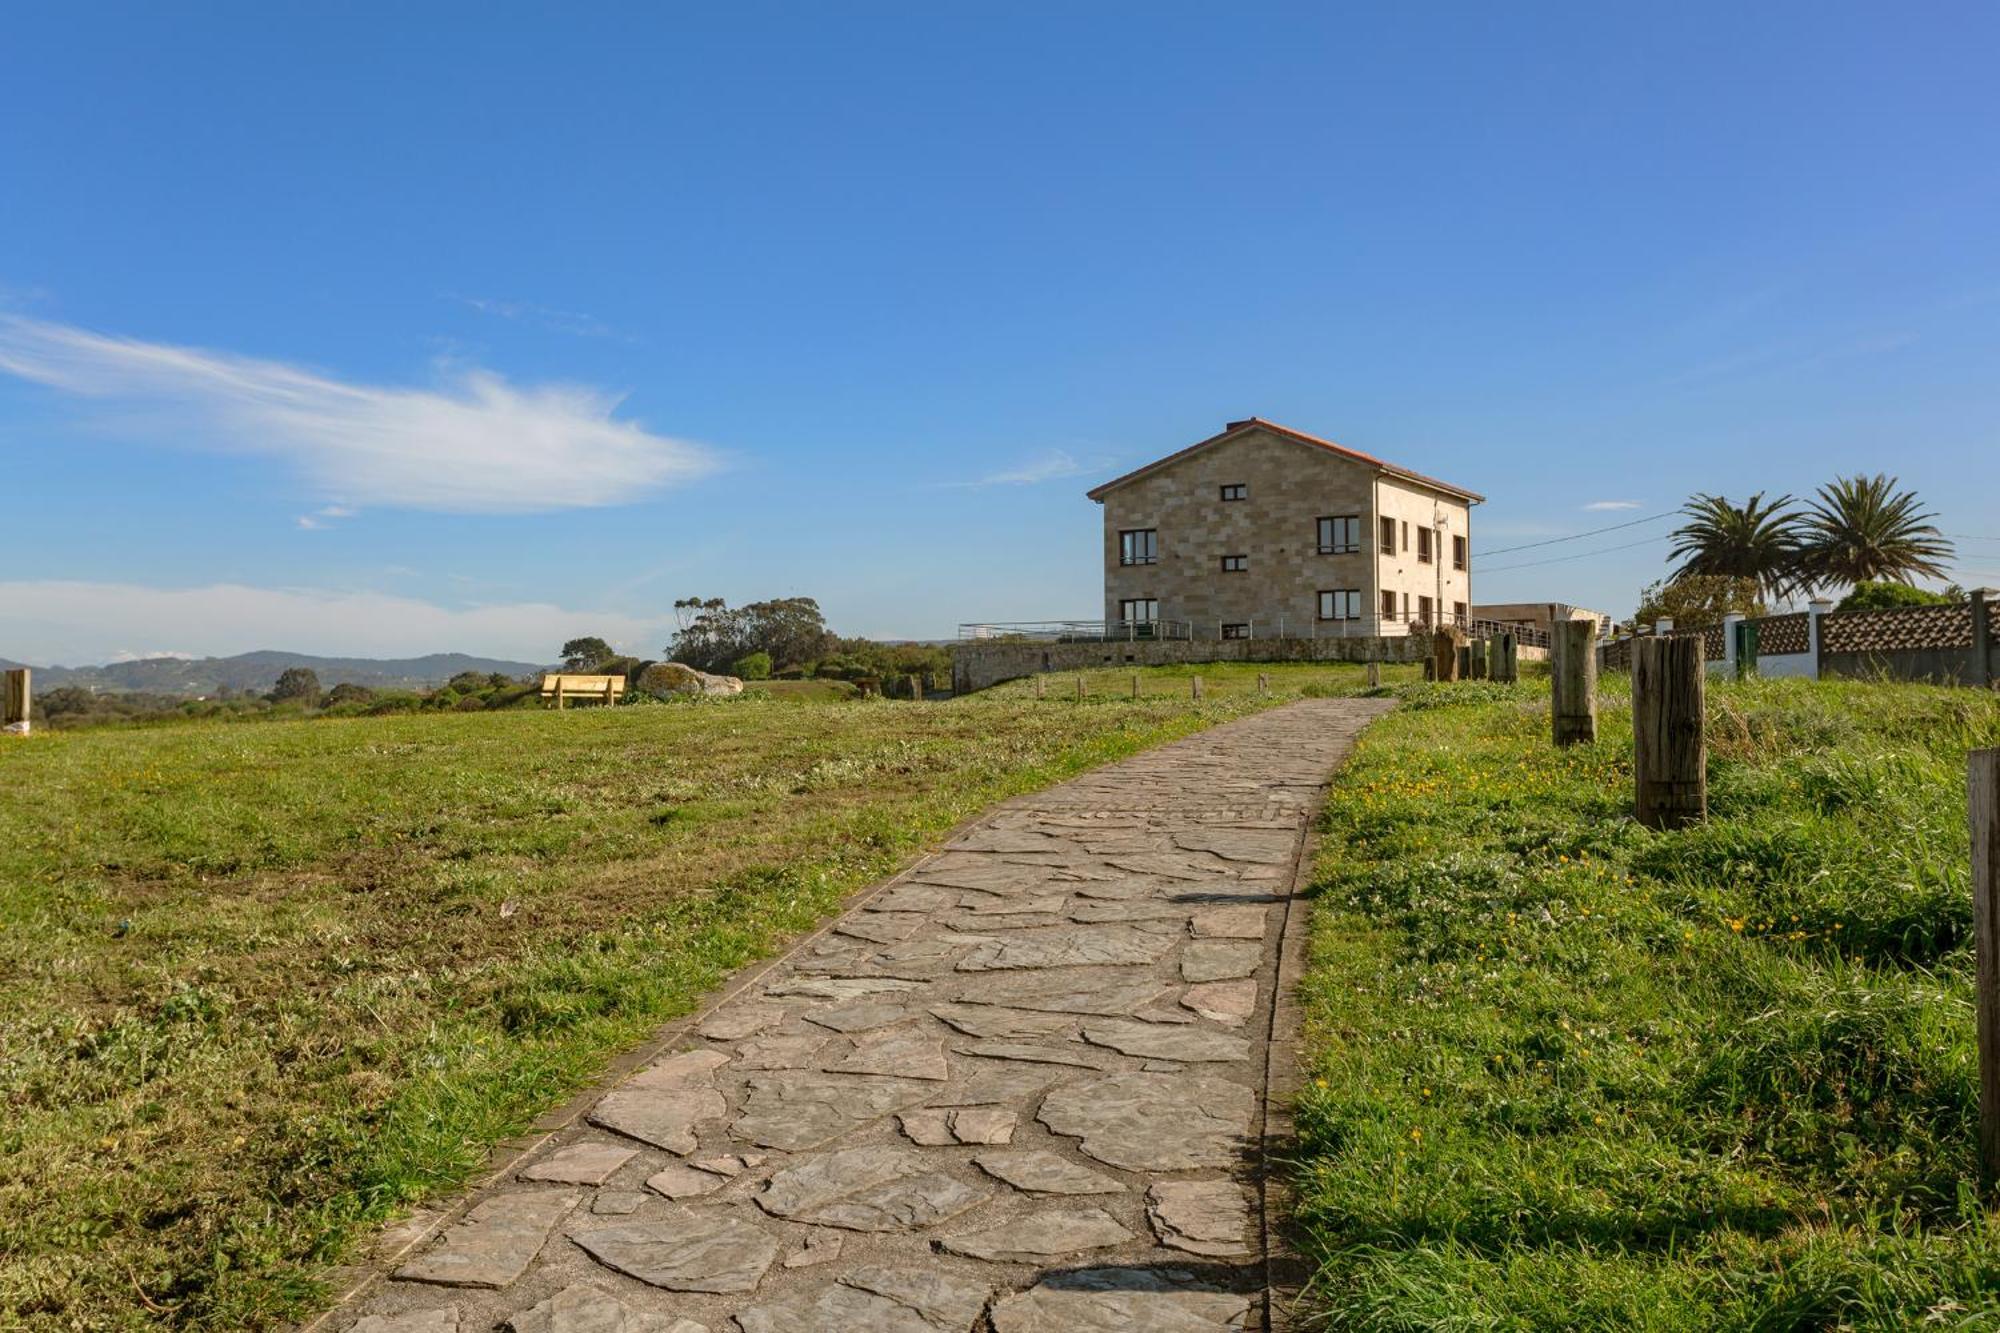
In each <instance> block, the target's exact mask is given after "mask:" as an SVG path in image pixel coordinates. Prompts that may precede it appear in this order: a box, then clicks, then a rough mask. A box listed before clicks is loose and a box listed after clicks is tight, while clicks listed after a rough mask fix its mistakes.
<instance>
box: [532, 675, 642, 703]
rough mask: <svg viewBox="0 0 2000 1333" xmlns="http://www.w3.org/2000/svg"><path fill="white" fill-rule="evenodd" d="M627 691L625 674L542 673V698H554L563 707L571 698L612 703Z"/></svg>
mask: <svg viewBox="0 0 2000 1333" xmlns="http://www.w3.org/2000/svg"><path fill="white" fill-rule="evenodd" d="M624 693H625V677H623V676H578V675H573V674H571V673H570V672H567V671H545V672H543V673H542V698H544V699H554V700H555V701H556V707H557V708H561V707H563V706H564V705H566V704H567V703H568V702H569V701H570V700H571V699H591V700H595V701H596V702H598V703H602V704H606V705H612V704H616V703H617V702H618V698H619V696H620V695H622V694H624Z"/></svg>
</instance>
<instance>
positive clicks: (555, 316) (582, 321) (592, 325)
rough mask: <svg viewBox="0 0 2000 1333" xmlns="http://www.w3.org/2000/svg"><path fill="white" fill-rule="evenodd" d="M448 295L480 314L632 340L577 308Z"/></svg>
mask: <svg viewBox="0 0 2000 1333" xmlns="http://www.w3.org/2000/svg"><path fill="white" fill-rule="evenodd" d="M451 299H452V300H454V301H456V302H458V303H459V304H460V305H463V306H468V307H470V308H471V309H473V310H477V311H478V312H479V313H480V314H482V315H492V316H494V317H495V318H496V319H511V320H514V321H515V322H517V323H521V324H532V325H534V326H535V327H536V328H542V329H547V330H549V331H550V332H552V333H568V334H573V335H574V336H576V337H578V338H616V339H618V340H619V341H620V342H631V341H632V338H631V336H630V335H629V334H624V333H620V332H619V331H618V330H617V329H614V328H612V327H611V326H610V325H609V324H606V323H605V322H604V321H603V320H601V319H599V318H597V316H595V315H586V314H584V313H583V312H582V311H578V310H558V309H556V308H555V307H553V306H546V305H537V304H535V303H534V302H533V301H502V300H497V299H495V298H493V297H490V296H460V295H457V294H456V293H453V294H452V296H451Z"/></svg>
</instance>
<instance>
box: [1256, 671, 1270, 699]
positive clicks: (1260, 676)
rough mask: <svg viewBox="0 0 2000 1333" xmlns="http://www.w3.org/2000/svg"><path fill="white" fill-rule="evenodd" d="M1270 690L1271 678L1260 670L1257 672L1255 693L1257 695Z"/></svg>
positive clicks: (1264, 693) (1260, 695) (1267, 692)
mask: <svg viewBox="0 0 2000 1333" xmlns="http://www.w3.org/2000/svg"><path fill="white" fill-rule="evenodd" d="M1270 692H1271V678H1270V676H1268V675H1267V674H1265V673H1264V672H1262V671H1259V672H1258V673H1257V694H1258V696H1259V697H1262V696H1263V695H1266V694H1269V693H1270Z"/></svg>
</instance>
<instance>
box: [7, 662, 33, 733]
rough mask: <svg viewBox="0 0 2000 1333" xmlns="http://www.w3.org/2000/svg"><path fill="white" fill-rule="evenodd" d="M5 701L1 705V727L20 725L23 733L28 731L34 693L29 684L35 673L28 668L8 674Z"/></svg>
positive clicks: (17, 668) (10, 671)
mask: <svg viewBox="0 0 2000 1333" xmlns="http://www.w3.org/2000/svg"><path fill="white" fill-rule="evenodd" d="M6 674H7V683H6V689H5V695H6V698H5V701H4V703H0V726H6V727H11V726H14V725H16V724H19V726H20V728H21V730H22V731H24V732H25V731H26V730H27V729H28V714H29V712H30V711H32V710H31V709H30V707H29V704H30V701H31V700H32V698H33V691H32V690H31V689H30V688H29V682H30V681H31V680H32V679H33V673H32V672H31V671H30V670H29V669H28V668H27V667H15V668H12V669H11V670H9V671H8V672H7V673H6Z"/></svg>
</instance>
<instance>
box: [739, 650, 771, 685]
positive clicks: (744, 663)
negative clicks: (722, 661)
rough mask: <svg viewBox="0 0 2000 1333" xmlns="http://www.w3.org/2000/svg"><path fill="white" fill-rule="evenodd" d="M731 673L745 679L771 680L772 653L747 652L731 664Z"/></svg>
mask: <svg viewBox="0 0 2000 1333" xmlns="http://www.w3.org/2000/svg"><path fill="white" fill-rule="evenodd" d="M729 674H731V675H732V676H740V677H741V678H742V679H744V680H769V679H770V678H771V655H770V654H769V653H745V654H743V656H741V657H739V658H737V659H736V660H735V661H734V662H732V663H731V664H730V667H729Z"/></svg>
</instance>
